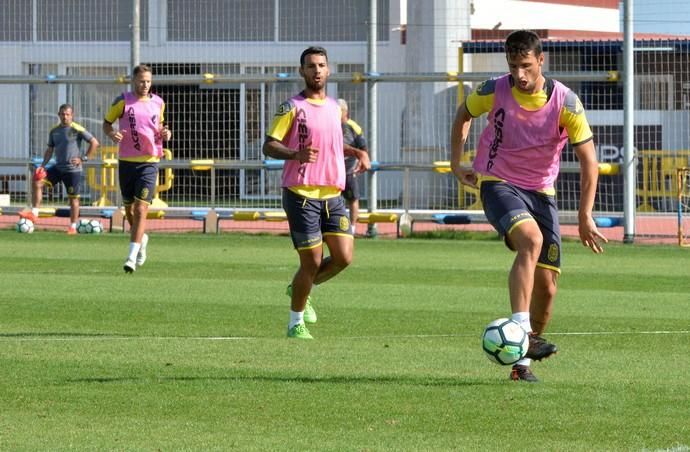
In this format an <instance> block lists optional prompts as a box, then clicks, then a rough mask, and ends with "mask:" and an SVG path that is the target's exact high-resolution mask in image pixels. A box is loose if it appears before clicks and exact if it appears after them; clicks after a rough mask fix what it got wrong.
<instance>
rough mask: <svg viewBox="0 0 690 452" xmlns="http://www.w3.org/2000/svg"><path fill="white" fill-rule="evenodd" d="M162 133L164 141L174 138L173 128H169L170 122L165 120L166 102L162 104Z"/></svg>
mask: <svg viewBox="0 0 690 452" xmlns="http://www.w3.org/2000/svg"><path fill="white" fill-rule="evenodd" d="M160 134H161V138H162V139H163V141H170V140H171V139H172V130H170V129H169V128H168V124H167V123H166V122H165V104H163V105H162V106H161V128H160Z"/></svg>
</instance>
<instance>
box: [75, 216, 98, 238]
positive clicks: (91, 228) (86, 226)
mask: <svg viewBox="0 0 690 452" xmlns="http://www.w3.org/2000/svg"><path fill="white" fill-rule="evenodd" d="M77 232H78V233H80V234H100V233H101V232H103V225H102V224H101V222H100V221H98V220H87V219H85V218H84V219H81V220H79V223H77Z"/></svg>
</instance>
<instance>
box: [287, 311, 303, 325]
mask: <svg viewBox="0 0 690 452" xmlns="http://www.w3.org/2000/svg"><path fill="white" fill-rule="evenodd" d="M300 323H304V312H295V311H293V310H292V309H290V323H288V329H291V328H292V327H293V326H295V325H299V324H300Z"/></svg>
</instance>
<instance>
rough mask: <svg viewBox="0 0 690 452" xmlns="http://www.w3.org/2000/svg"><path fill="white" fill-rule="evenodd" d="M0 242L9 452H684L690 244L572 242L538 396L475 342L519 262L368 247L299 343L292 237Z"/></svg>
mask: <svg viewBox="0 0 690 452" xmlns="http://www.w3.org/2000/svg"><path fill="white" fill-rule="evenodd" d="M126 248H127V238H126V237H125V236H124V235H120V234H110V235H102V236H77V237H68V236H66V235H64V234H63V233H51V232H36V233H34V234H32V235H23V234H17V233H15V232H13V231H0V278H2V289H1V290H0V406H1V408H0V450H3V451H5V450H12V451H14V450H27V451H35V450H51V451H58V450H94V451H95V450H97V451H101V450H122V451H130V450H165V451H170V450H205V451H207V450H209V451H210V450H241V451H269V450H314V451H390V450H394V451H403V450H405V451H407V450H422V451H442V450H476V451H493V450H513V451H523V450H524V451H528V450H530V451H532V450H543V451H590V450H607V451H613V450H621V451H630V450H633V451H634V450H637V451H643V450H644V451H651V450H673V451H688V450H690V421H689V419H690V390H689V389H688V388H689V387H690V386H689V385H688V377H687V374H688V371H689V370H690V332H689V330H690V277H689V276H690V275H689V273H690V272H689V268H690V265H689V264H688V262H689V260H690V255H689V254H688V250H684V249H679V248H677V247H675V246H664V247H651V246H631V245H627V246H624V245H609V246H608V247H607V248H606V253H605V254H604V255H601V256H595V255H594V254H592V253H591V252H589V251H587V250H586V249H585V248H583V247H582V246H581V245H580V244H579V243H574V242H570V243H566V244H565V246H564V262H563V275H562V277H561V284H560V293H559V297H558V299H557V303H556V311H555V315H554V320H553V322H552V323H551V326H550V329H549V331H548V332H547V337H548V338H549V339H550V340H552V341H553V342H555V343H556V344H558V346H559V348H560V350H561V351H560V353H559V354H558V355H557V356H555V357H553V358H551V359H549V360H547V361H545V362H542V363H536V364H534V367H533V368H534V371H535V373H536V375H537V376H538V377H539V378H540V379H541V382H540V383H538V384H533V385H530V384H526V383H514V382H511V381H508V378H507V377H508V372H509V369H508V368H504V367H500V366H497V365H495V364H492V363H491V362H489V360H487V359H486V357H485V356H484V355H483V352H482V351H481V347H480V341H479V338H480V335H481V332H482V330H483V327H484V325H485V324H487V323H488V322H489V321H491V320H493V319H495V318H497V317H504V316H507V315H509V305H508V301H507V289H506V281H507V271H508V269H509V267H510V265H511V262H512V254H511V253H510V252H508V251H506V249H505V248H504V246H503V244H502V243H501V242H499V241H498V240H495V239H493V238H490V239H489V238H487V239H484V240H481V239H479V240H448V239H437V240H425V239H405V240H358V241H357V245H356V252H355V254H356V256H355V262H354V264H353V265H352V267H350V268H349V269H347V270H346V271H345V272H344V273H343V274H342V275H340V276H338V277H337V278H336V279H334V280H332V281H331V282H329V283H328V284H325V285H323V286H322V287H319V288H318V289H317V290H316V292H315V293H314V299H315V307H316V308H317V311H318V314H319V323H318V324H317V325H315V326H314V327H310V330H311V332H312V334H313V335H314V336H315V338H316V339H315V340H314V341H296V340H288V339H286V337H285V332H286V322H287V317H288V298H287V297H286V296H285V295H284V291H285V286H286V285H287V283H288V282H289V281H290V279H291V277H292V274H293V272H294V270H295V268H296V263H297V257H296V255H295V253H294V250H293V249H292V247H291V243H290V240H289V239H288V238H287V237H284V236H283V237H274V236H252V235H235V234H232V235H222V236H204V235H200V234H186V235H167V234H157V235H153V236H152V239H151V242H150V246H149V250H150V251H149V261H148V262H147V264H146V266H144V267H142V268H141V269H139V270H138V271H137V272H136V273H135V274H134V275H129V276H128V275H125V274H124V273H123V272H122V268H121V265H122V262H123V261H124V257H125V253H126Z"/></svg>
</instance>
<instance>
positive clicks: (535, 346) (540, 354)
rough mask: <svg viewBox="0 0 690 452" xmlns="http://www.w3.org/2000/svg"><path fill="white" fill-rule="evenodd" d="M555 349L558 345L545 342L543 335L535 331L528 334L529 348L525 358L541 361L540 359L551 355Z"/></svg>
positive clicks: (556, 349)
mask: <svg viewBox="0 0 690 452" xmlns="http://www.w3.org/2000/svg"><path fill="white" fill-rule="evenodd" d="M557 351H558V347H556V345H555V344H550V343H548V342H546V340H545V339H544V338H543V337H541V336H539V335H537V334H536V333H530V334H529V348H528V349H527V354H526V355H525V358H529V359H533V360H536V361H541V360H542V359H544V358H548V357H549V356H551V355H553V354H554V353H556V352H557Z"/></svg>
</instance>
